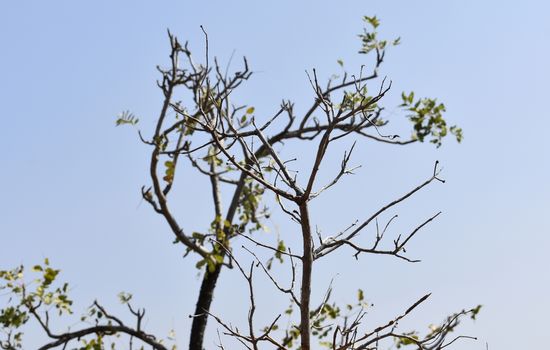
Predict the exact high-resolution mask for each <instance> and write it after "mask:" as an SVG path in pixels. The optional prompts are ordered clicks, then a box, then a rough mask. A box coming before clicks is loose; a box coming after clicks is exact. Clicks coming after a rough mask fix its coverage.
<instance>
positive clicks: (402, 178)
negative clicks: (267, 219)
mask: <svg viewBox="0 0 550 350" xmlns="http://www.w3.org/2000/svg"><path fill="white" fill-rule="evenodd" d="M186 3H187V2H184V1H157V2H151V1H116V2H115V1H47V2H46V1H17V2H15V1H3V2H2V3H1V4H0V132H1V137H0V149H1V150H2V151H1V152H0V164H1V166H2V171H1V172H0V183H1V184H2V191H1V192H2V199H3V200H1V201H0V218H1V219H0V246H1V247H2V249H1V253H0V267H1V268H7V267H11V266H14V265H17V264H19V263H24V264H33V263H35V262H37V261H40V260H42V259H43V258H44V257H50V259H51V260H52V262H53V263H54V264H55V265H56V266H59V267H60V268H62V269H63V271H64V274H63V278H65V279H67V280H68V281H70V282H71V283H72V285H73V287H74V289H73V292H72V294H73V297H74V298H75V299H77V300H78V303H77V305H76V307H75V309H76V310H79V308H84V307H85V306H86V305H87V304H89V303H91V301H92V300H93V299H94V298H96V297H97V298H99V299H100V300H103V301H105V303H106V304H108V305H116V294H117V293H118V292H119V291H121V290H126V291H131V292H133V293H134V295H135V298H136V303H138V304H139V305H140V306H144V307H146V308H147V309H148V320H147V324H146V326H147V327H148V328H149V329H151V330H153V331H156V332H157V334H159V335H163V334H167V332H168V330H169V329H170V328H172V327H174V328H175V329H176V332H177V335H178V340H179V342H180V343H181V345H182V346H184V344H186V342H187V340H186V339H187V338H186V337H187V328H188V327H189V319H188V318H187V315H188V314H190V313H192V310H193V306H194V301H195V293H196V290H197V286H198V283H199V282H200V279H199V278H198V276H197V270H195V268H194V267H193V266H194V260H193V259H187V260H184V259H182V258H181V255H182V252H181V248H179V247H177V246H173V245H171V244H170V242H171V241H172V237H171V234H170V233H169V231H168V228H167V226H166V225H165V223H164V222H163V221H162V220H161V219H160V217H158V216H157V215H155V214H154V213H153V211H152V210H151V209H150V208H149V207H148V206H147V205H145V204H143V203H141V200H140V194H139V188H140V187H141V185H143V184H147V183H148V182H147V170H146V167H147V151H148V150H147V148H146V147H144V146H143V145H142V144H140V143H139V141H138V140H137V137H136V135H135V133H134V132H132V130H130V129H129V128H124V129H121V128H115V127H114V120H115V116H116V115H117V114H118V113H119V112H120V111H122V110H126V109H130V110H132V111H133V112H135V113H136V114H137V115H138V116H140V118H141V120H142V122H141V123H140V124H141V126H140V127H141V128H142V129H143V130H144V131H147V130H150V127H151V125H152V122H153V121H154V118H155V116H156V114H157V111H158V110H159V107H160V102H161V95H160V92H159V91H158V90H157V89H156V87H155V79H156V78H158V75H157V72H156V70H155V66H156V65H157V64H166V63H167V53H168V41H167V37H166V29H167V28H170V29H171V31H172V32H173V33H175V34H177V35H178V36H179V37H180V38H181V39H188V40H189V41H190V43H191V47H192V48H194V49H195V51H196V53H197V54H199V53H200V52H201V51H200V50H201V48H202V47H203V37H202V33H201V31H200V28H199V25H201V24H202V25H203V26H204V27H205V28H206V29H207V30H208V32H209V36H210V42H211V47H210V49H211V53H212V54H213V55H218V56H219V57H220V58H221V59H222V61H227V59H228V58H229V56H230V55H231V53H232V52H233V50H236V54H235V55H236V57H240V56H242V55H246V56H247V58H248V60H249V62H250V64H251V67H252V68H253V70H255V71H257V72H258V73H257V74H256V75H255V76H254V78H253V79H252V81H251V82H250V84H249V86H248V87H247V88H245V89H244V90H243V93H242V94H241V95H240V96H241V98H242V99H243V102H244V103H247V104H250V105H254V106H256V108H257V111H258V113H259V114H261V113H264V114H265V115H268V114H269V113H271V112H273V111H274V110H275V108H276V107H277V105H278V104H279V102H280V100H281V99H283V98H284V99H291V100H292V101H294V102H295V103H296V108H297V110H298V111H303V109H305V108H306V106H307V105H308V103H309V102H310V101H311V99H312V92H311V88H310V86H309V83H308V81H307V78H306V76H305V73H304V71H305V69H311V68H314V67H316V68H317V69H318V70H319V71H320V72H321V74H323V75H324V76H325V77H328V76H329V75H330V74H332V73H338V72H339V67H338V65H337V64H336V60H337V59H339V58H341V59H343V60H344V61H345V64H346V67H349V70H350V71H354V70H355V69H357V68H358V67H359V66H360V65H361V64H362V63H363V61H362V60H363V59H364V57H362V56H359V55H357V54H356V52H357V50H358V47H359V42H358V40H357V37H356V34H357V33H359V32H360V30H361V26H362V23H361V16H362V15H364V14H368V15H370V14H376V15H378V16H379V17H380V18H381V19H382V27H381V32H382V33H383V34H384V35H386V36H388V37H394V36H401V37H402V41H403V44H402V45H401V46H399V47H397V48H395V49H392V50H391V51H390V52H388V59H387V61H386V63H385V65H384V67H383V70H382V73H383V74H385V75H387V76H388V77H389V78H391V79H392V81H393V84H394V85H393V86H394V89H393V93H392V94H391V95H390V96H389V97H388V99H387V104H388V106H389V107H391V106H392V105H395V104H396V103H397V101H398V97H399V94H400V92H401V91H402V90H415V91H416V92H417V93H418V94H419V95H421V96H433V97H438V98H439V99H440V100H441V101H444V102H445V103H446V105H447V107H448V113H447V117H448V119H449V120H450V121H451V123H457V124H459V125H460V126H462V128H463V129H464V134H465V139H464V142H463V144H461V145H457V144H456V143H454V142H447V143H446V144H445V145H444V146H443V147H442V148H441V149H439V150H435V149H433V147H431V146H430V145H414V146H412V147H410V148H396V147H391V146H384V147H381V146H380V145H374V144H372V143H369V142H363V143H361V145H360V147H359V148H358V153H357V154H356V163H359V164H363V168H362V169H361V171H360V172H359V173H358V175H357V176H355V177H353V178H352V179H350V180H349V181H348V180H346V181H345V182H344V183H343V184H342V185H341V187H339V188H338V190H336V191H334V192H331V193H330V194H327V196H326V197H324V198H320V200H319V202H318V205H316V206H315V207H314V209H315V212H314V214H313V217H314V220H315V222H316V223H317V224H318V225H319V226H320V227H321V228H323V232H330V230H333V229H334V230H336V229H338V228H341V227H343V226H345V225H346V224H347V223H348V222H350V221H352V220H353V219H355V218H359V219H360V218H364V217H365V216H367V215H368V214H369V213H370V212H371V211H372V209H374V208H376V207H377V206H380V205H381V204H383V203H385V202H387V201H388V200H391V199H393V198H394V197H395V196H397V195H398V194H400V193H403V191H405V190H406V189H408V188H410V187H411V186H414V185H416V184H417V183H419V182H420V181H422V180H423V179H424V178H425V177H426V176H427V175H429V173H430V171H431V166H432V164H433V161H435V160H436V159H439V160H440V161H441V162H442V164H443V167H444V172H443V177H445V178H446V180H447V184H445V185H435V186H433V187H431V188H429V189H428V190H427V191H425V192H424V193H422V194H421V195H419V196H418V197H416V198H414V199H413V200H412V201H410V202H409V203H408V204H407V205H405V206H403V208H400V212H399V213H400V214H401V219H400V220H401V221H400V222H401V223H400V224H399V225H402V226H398V227H400V228H403V229H405V228H407V227H411V225H414V224H417V223H419V222H421V221H422V220H423V219H424V218H425V217H427V216H428V215H431V214H433V213H434V212H436V211H437V210H442V211H443V214H444V215H443V216H442V217H441V218H440V219H439V220H438V221H437V222H436V223H434V224H433V225H432V226H431V227H430V228H429V229H427V230H425V231H424V232H422V234H421V235H420V236H419V237H418V239H416V240H415V241H414V242H413V245H412V246H411V248H410V253H411V256H414V257H419V258H422V259H423V262H422V263H420V264H416V265H410V264H406V263H403V262H401V261H395V260H393V259H390V258H384V257H374V258H366V259H361V260H360V262H359V263H358V264H354V263H353V260H352V259H351V258H350V257H349V256H348V255H345V256H344V255H343V256H341V259H339V260H333V261H331V263H330V264H326V263H324V264H321V266H320V268H321V269H323V270H322V273H321V274H319V275H318V276H317V277H316V278H317V279H316V281H317V284H316V285H315V289H316V293H317V294H319V295H322V293H323V290H324V288H325V287H326V284H327V283H328V281H329V280H330V278H332V277H335V278H336V282H335V283H336V286H337V288H336V292H335V293H336V296H337V298H339V299H338V300H342V301H345V300H349V299H351V298H353V297H354V295H355V290H356V289H357V288H363V289H364V290H365V293H366V295H367V298H368V299H369V300H371V301H372V302H374V303H375V304H376V308H375V311H374V312H373V315H372V317H373V318H372V319H373V320H378V319H387V318H390V317H392V316H393V315H394V314H397V313H398V312H399V311H400V310H402V309H403V308H405V307H407V305H408V304H409V303H410V302H411V301H413V300H414V299H415V298H417V297H419V296H420V295H422V293H425V292H429V291H431V292H433V296H432V298H431V300H430V302H429V304H426V305H425V306H424V307H423V308H422V309H421V310H419V312H418V313H417V314H416V315H417V316H416V317H413V318H412V319H411V321H409V322H408V323H406V324H404V325H403V326H404V328H405V329H406V328H408V327H411V328H412V327H417V328H422V327H424V325H427V324H428V323H430V322H438V321H440V320H441V319H442V318H443V317H444V316H445V315H446V314H449V313H451V312H453V311H456V310H459V309H461V308H463V307H470V306H474V305H476V304H478V303H481V304H483V305H484V308H483V310H482V313H481V315H480V318H479V320H478V321H476V322H475V323H473V324H472V323H468V322H466V323H465V324H464V330H465V332H466V333H467V334H470V335H476V336H479V338H480V341H478V342H476V343H470V342H466V343H462V344H458V345H457V346H456V347H454V348H455V349H485V342H488V343H489V345H490V348H491V349H503V350H508V349H510V350H511V349H516V348H518V347H521V348H526V349H535V348H541V347H543V346H544V344H546V343H547V334H548V333H547V332H548V330H547V329H546V327H545V324H546V322H547V318H548V314H549V312H550V301H549V298H548V295H550V274H549V273H548V266H549V262H550V261H549V258H548V252H547V249H548V246H549V245H550V223H549V221H548V214H549V213H550V185H549V179H550V155H549V154H550V152H549V151H550V147H549V144H548V138H547V137H546V136H545V134H544V133H545V132H547V131H548V130H549V129H550V118H549V117H550V116H549V115H548V107H547V101H548V81H550V68H549V65H548V62H550V44H549V41H548V35H549V34H550V22H549V21H548V13H549V11H550V5H548V3H547V2H545V1H540V0H539V1H535V0H526V1H522V2H518V1H473V0H467V1H458V0H456V1H435V0H432V1H427V0H421V1H414V2H413V1H338V2H336V1H333V2H329V1H288V0H284V1H276V2H275V1H274V2H260V1H231V2H229V1H209V2H198V1H197V2H193V3H192V2H188V4H186ZM389 111H390V112H393V111H392V109H391V108H389ZM391 118H392V120H394V123H393V124H392V125H394V126H395V128H397V129H399V128H403V125H406V124H404V120H403V119H404V118H403V117H402V116H401V115H400V114H399V113H397V112H395V113H393V115H392V116H391ZM448 141H451V140H448ZM372 184H376V185H375V186H372ZM192 187H193V189H192V190H190V191H189V192H187V193H184V192H183V191H182V193H181V196H180V198H179V199H178V203H177V205H179V206H180V208H181V210H180V212H181V214H182V219H181V220H182V222H184V226H185V227H186V228H187V229H189V230H198V229H201V228H203V227H205V226H206V225H207V224H208V220H209V218H210V217H211V212H210V210H211V207H208V200H209V194H204V193H203V192H200V190H198V189H197V188H200V186H198V185H197V186H195V184H193V186H192ZM334 203H339V204H338V205H334ZM184 218H185V219H184ZM291 228H292V226H291V225H290V224H287V223H281V225H280V229H281V230H283V231H284V230H287V229H291ZM350 264H351V265H350ZM350 266H351V267H350ZM220 285H221V287H220V289H219V290H218V296H217V298H216V300H215V303H214V309H213V310H214V312H216V313H218V314H220V315H226V316H229V317H236V319H240V318H239V317H244V316H245V315H246V311H245V309H244V307H245V305H246V304H245V303H246V298H245V296H244V295H241V294H239V293H238V292H235V291H239V290H240V288H241V287H240V286H239V285H240V281H239V280H238V275H237V274H235V273H233V272H231V273H225V274H224V275H223V277H222V280H221V282H220ZM260 289H261V290H264V291H266V292H267V291H269V290H271V289H269V287H268V286H262V287H260ZM229 293H231V294H229ZM226 295H241V296H242V298H240V299H242V300H240V299H239V298H237V299H239V300H235V301H231V302H230V301H229V300H228V299H229V298H227V297H226ZM281 305H283V307H284V306H286V301H285V300H283V301H281ZM115 307H116V306H115ZM273 312H274V311H272V310H264V311H263V313H262V314H263V315H265V318H266V319H268V318H269V317H271V314H272V313H273ZM77 313H78V312H77ZM236 322H238V321H236ZM369 322H370V321H369ZM373 322H374V321H373ZM211 324H212V323H211ZM209 334H210V336H211V337H213V335H214V333H212V332H211V333H209ZM206 345H207V346H208V348H209V349H210V348H214V345H213V339H210V340H209V341H207V343H206Z"/></svg>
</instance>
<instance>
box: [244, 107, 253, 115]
mask: <svg viewBox="0 0 550 350" xmlns="http://www.w3.org/2000/svg"><path fill="white" fill-rule="evenodd" d="M254 111H255V108H254V107H248V109H247V110H246V114H252V113H254Z"/></svg>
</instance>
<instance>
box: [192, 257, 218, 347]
mask: <svg viewBox="0 0 550 350" xmlns="http://www.w3.org/2000/svg"><path fill="white" fill-rule="evenodd" d="M221 269H222V265H216V268H215V270H214V271H213V272H209V271H208V266H206V272H205V273H204V277H203V279H202V284H201V289H200V292H199V298H198V300H197V306H196V307H195V315H196V316H195V317H194V318H193V324H192V326H191V335H190V340H189V350H203V346H202V345H203V342H204V331H205V330H206V323H207V322H208V314H207V313H206V312H205V311H209V310H210V304H212V299H213V298H214V289H215V288H216V282H217V281H218V277H219V276H220V271H221Z"/></svg>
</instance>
